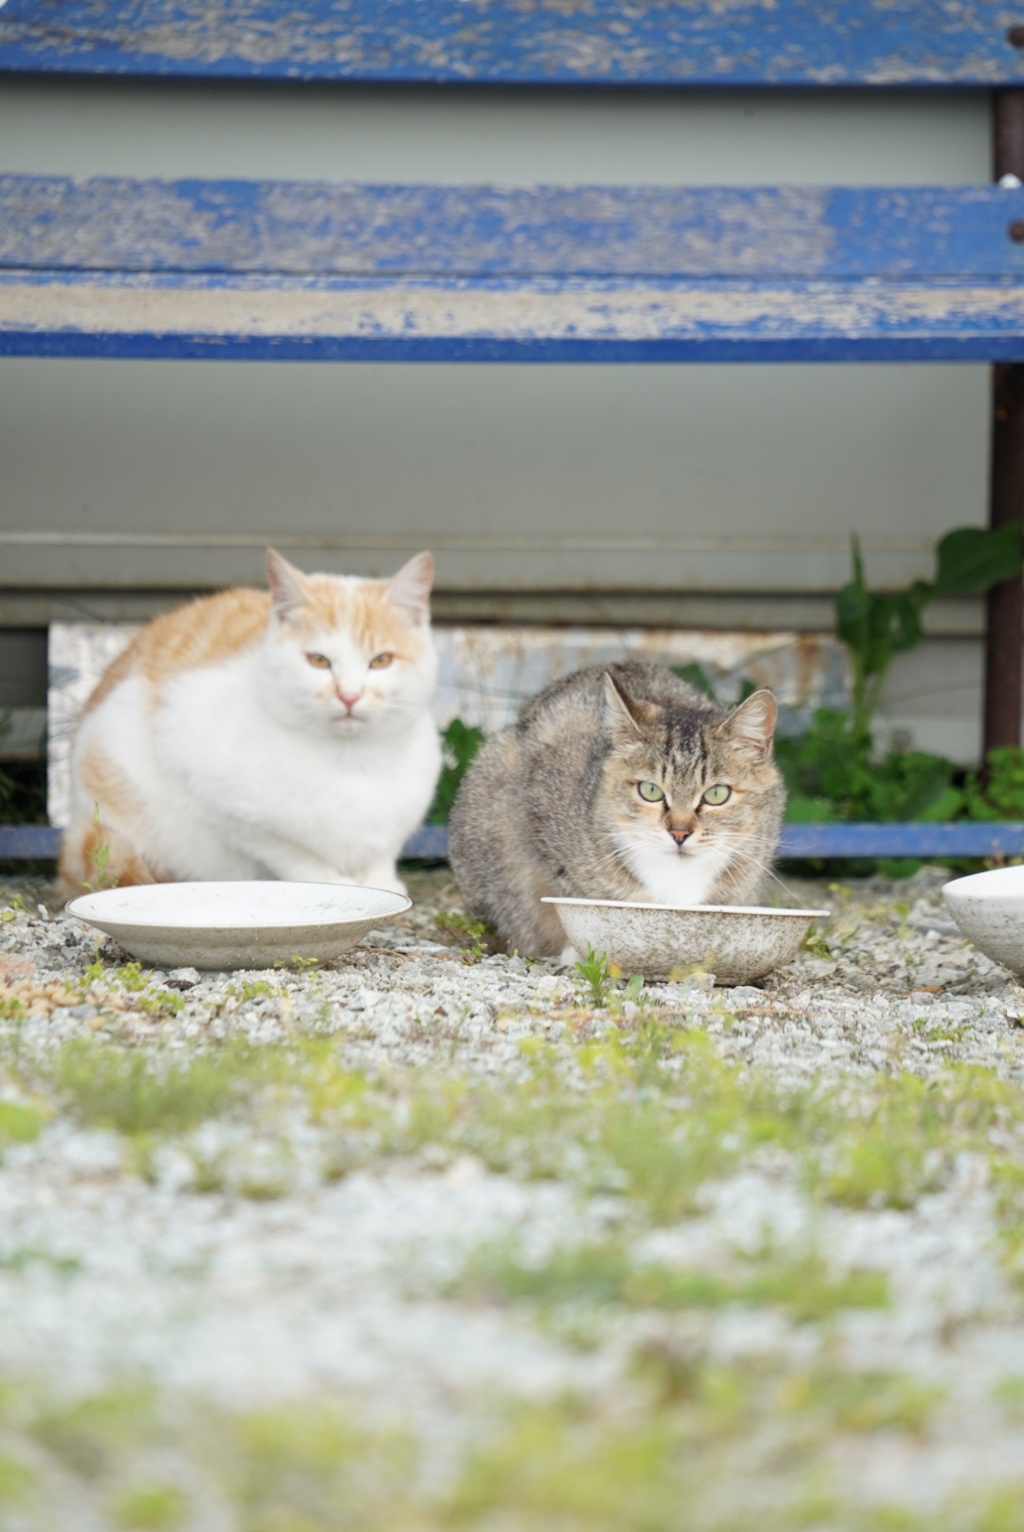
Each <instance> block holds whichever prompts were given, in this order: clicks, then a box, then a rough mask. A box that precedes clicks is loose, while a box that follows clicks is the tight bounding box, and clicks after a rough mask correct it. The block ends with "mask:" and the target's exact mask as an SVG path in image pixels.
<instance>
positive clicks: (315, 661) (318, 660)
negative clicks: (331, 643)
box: [306, 654, 331, 670]
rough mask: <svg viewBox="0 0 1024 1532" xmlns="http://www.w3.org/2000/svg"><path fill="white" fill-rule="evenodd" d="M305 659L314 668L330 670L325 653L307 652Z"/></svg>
mask: <svg viewBox="0 0 1024 1532" xmlns="http://www.w3.org/2000/svg"><path fill="white" fill-rule="evenodd" d="M306 659H307V660H308V661H309V663H310V664H311V665H312V666H313V667H314V669H316V670H330V668H331V662H330V660H329V659H328V658H327V656H326V654H307V655H306Z"/></svg>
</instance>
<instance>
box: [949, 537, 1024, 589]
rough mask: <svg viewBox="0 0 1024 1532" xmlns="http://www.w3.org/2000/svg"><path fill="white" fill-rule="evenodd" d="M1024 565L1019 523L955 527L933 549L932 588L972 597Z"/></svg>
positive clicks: (1023, 545)
mask: <svg viewBox="0 0 1024 1532" xmlns="http://www.w3.org/2000/svg"><path fill="white" fill-rule="evenodd" d="M1022 567H1024V531H1022V528H1021V525H1020V523H1019V522H1016V521H1010V522H1007V523H1006V524H1005V525H1004V526H1001V527H996V528H995V529H994V530H993V529H991V528H989V527H957V528H956V530H955V531H953V532H947V533H946V536H945V537H944V538H943V539H942V541H941V542H940V543H939V546H938V548H937V550H936V575H935V589H936V590H937V591H939V592H941V593H942V594H943V595H949V596H973V595H977V594H978V593H979V592H980V591H984V590H988V588H989V586H991V585H995V584H997V583H998V582H999V581H1000V580H1011V579H1013V577H1014V576H1015V575H1019V574H1020V572H1021V568H1022Z"/></svg>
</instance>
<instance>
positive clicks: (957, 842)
mask: <svg viewBox="0 0 1024 1532" xmlns="http://www.w3.org/2000/svg"><path fill="white" fill-rule="evenodd" d="M778 855H779V857H782V858H784V857H875V856H885V857H946V856H952V857H988V856H1021V855H1024V824H1008V823H1000V824H934V825H931V824H820V825H785V826H783V831H782V840H781V842H780V845H779V849H778Z"/></svg>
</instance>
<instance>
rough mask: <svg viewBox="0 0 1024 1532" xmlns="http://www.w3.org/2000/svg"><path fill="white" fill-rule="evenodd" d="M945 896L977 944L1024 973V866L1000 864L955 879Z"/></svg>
mask: <svg viewBox="0 0 1024 1532" xmlns="http://www.w3.org/2000/svg"><path fill="white" fill-rule="evenodd" d="M942 897H943V898H944V899H945V901H946V908H947V909H948V910H949V913H950V914H951V915H952V917H953V919H954V920H955V921H956V923H957V925H958V926H959V927H960V929H961V931H962V932H963V933H964V935H965V936H967V937H969V938H970V940H971V941H972V942H973V943H974V945H975V946H976V947H980V948H981V950H982V952H984V953H985V955H986V956H987V957H990V958H995V960H996V962H997V963H1004V964H1005V965H1006V967H1007V968H1009V969H1011V970H1012V971H1013V972H1014V973H1016V974H1021V975H1024V867H997V868H996V869H995V871H994V872H974V873H971V875H970V877H968V878H955V879H954V880H953V882H952V883H947V884H946V886H945V887H944V888H943V890H942Z"/></svg>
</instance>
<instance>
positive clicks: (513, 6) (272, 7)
mask: <svg viewBox="0 0 1024 1532" xmlns="http://www.w3.org/2000/svg"><path fill="white" fill-rule="evenodd" d="M1015 23H1016V24H1024V4H1018V5H1014V4H1012V3H1011V4H1005V3H1002V0H959V3H956V4H953V3H949V0H833V3H830V4H823V3H821V0H746V3H744V0H739V3H729V4H727V5H712V4H709V3H706V0H666V3H663V4H657V3H641V4H629V5H623V4H621V3H620V0H470V3H466V0H462V3H456V0H304V3H303V0H299V3H297V4H295V5H289V6H282V5H280V4H279V3H278V0H230V3H221V4H216V3H210V0H9V3H8V4H7V5H6V6H5V8H4V9H3V11H2V12H0V70H4V69H6V70H58V71H61V70H66V71H75V72H78V73H82V72H86V73H104V74H135V75H179V76H193V77H203V76H215V77H220V78H223V77H232V76H233V77H241V78H245V77H248V78H260V79H286V80H315V79H320V80H379V81H391V82H401V81H407V82H412V81H422V82H453V83H459V82H484V81H487V82H491V83H506V84H551V85H555V84H563V85H564V84H569V85H576V84H604V85H702V86H709V85H711V86H713V85H732V86H738V85H828V86H835V85H876V86H901V85H949V84H955V85H965V86H968V85H974V86H993V85H1012V84H1024V52H1022V50H1021V49H1019V48H1016V47H1014V46H1013V45H1012V44H1011V43H1010V42H1009V40H1008V36H1007V33H1008V30H1009V29H1010V27H1012V26H1013V25H1014V24H1015Z"/></svg>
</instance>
